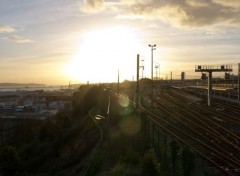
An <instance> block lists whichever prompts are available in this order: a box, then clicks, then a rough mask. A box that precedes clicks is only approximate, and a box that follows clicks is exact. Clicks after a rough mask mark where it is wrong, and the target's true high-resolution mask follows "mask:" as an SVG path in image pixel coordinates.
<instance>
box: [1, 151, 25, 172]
mask: <svg viewBox="0 0 240 176" xmlns="http://www.w3.org/2000/svg"><path fill="white" fill-rule="evenodd" d="M21 164H22V162H21V159H20V157H19V155H18V152H17V151H16V149H15V148H14V147H12V146H5V147H3V148H2V149H1V151H0V171H1V174H2V175H3V176H5V175H17V173H19V171H20V169H21Z"/></svg>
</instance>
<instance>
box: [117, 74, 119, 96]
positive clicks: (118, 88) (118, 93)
mask: <svg viewBox="0 0 240 176" xmlns="http://www.w3.org/2000/svg"><path fill="white" fill-rule="evenodd" d="M117 93H118V96H119V69H118V88H117Z"/></svg>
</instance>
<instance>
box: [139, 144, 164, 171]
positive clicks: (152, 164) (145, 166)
mask: <svg viewBox="0 0 240 176" xmlns="http://www.w3.org/2000/svg"><path fill="white" fill-rule="evenodd" d="M140 165H141V170H142V176H149V175H151V176H157V175H159V174H160V163H159V162H158V160H157V157H156V154H155V151H154V149H150V150H148V151H147V152H146V153H145V155H144V156H143V157H142V158H141V159H140Z"/></svg>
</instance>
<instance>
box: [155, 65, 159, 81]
mask: <svg viewBox="0 0 240 176" xmlns="http://www.w3.org/2000/svg"><path fill="white" fill-rule="evenodd" d="M155 68H156V80H158V68H159V65H155Z"/></svg>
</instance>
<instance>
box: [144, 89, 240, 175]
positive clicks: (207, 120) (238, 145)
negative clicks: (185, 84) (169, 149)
mask: <svg viewBox="0 0 240 176" xmlns="http://www.w3.org/2000/svg"><path fill="white" fill-rule="evenodd" d="M235 102H236V103H234V101H232V102H230V101H227V100H226V99H213V106H212V107H209V106H207V99H206V96H205V95H204V94H199V91H197V92H196V91H193V90H190V89H186V88H185V89H182V88H178V87H165V88H162V89H161V90H160V91H158V93H156V95H155V96H154V99H153V103H152V106H151V105H149V103H146V102H145V101H141V102H140V103H139V110H140V111H141V112H143V113H145V114H146V115H147V119H146V125H147V127H146V128H147V131H148V133H149V137H150V138H151V141H152V143H153V144H158V143H159V137H158V136H159V134H158V133H159V130H160V131H161V132H163V133H165V134H166V135H169V136H170V137H171V138H173V139H174V140H176V141H177V142H178V143H180V144H181V145H183V146H186V147H188V148H190V150H191V151H193V152H194V153H195V154H196V155H198V156H199V157H200V158H202V161H203V163H202V164H203V165H204V167H205V169H206V170H208V172H209V173H211V174H213V175H239V174H240V135H239V134H240V105H239V103H237V101H235ZM156 146H157V147H158V145H156Z"/></svg>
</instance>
